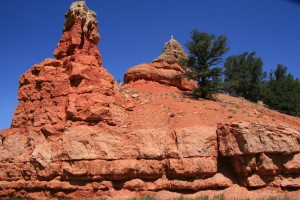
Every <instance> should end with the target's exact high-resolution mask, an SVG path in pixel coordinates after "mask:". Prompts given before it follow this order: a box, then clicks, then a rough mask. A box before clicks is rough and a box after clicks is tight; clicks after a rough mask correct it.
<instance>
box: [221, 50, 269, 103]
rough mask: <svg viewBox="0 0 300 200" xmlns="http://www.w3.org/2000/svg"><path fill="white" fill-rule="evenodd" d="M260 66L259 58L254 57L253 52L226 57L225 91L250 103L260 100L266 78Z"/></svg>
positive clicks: (261, 63)
mask: <svg viewBox="0 0 300 200" xmlns="http://www.w3.org/2000/svg"><path fill="white" fill-rule="evenodd" d="M262 65H263V62H262V60H261V58H259V57H255V52H252V53H250V54H249V53H248V52H244V53H243V54H241V55H235V56H230V57H228V58H227V59H226V61H225V64H224V68H225V71H224V75H225V79H224V84H225V91H227V92H228V93H229V94H231V95H235V96H241V97H244V98H245V99H248V100H250V101H257V100H259V99H261V95H262V83H263V80H264V78H265V77H266V73H265V72H264V71H263V69H262Z"/></svg>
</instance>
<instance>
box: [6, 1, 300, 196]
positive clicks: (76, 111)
mask: <svg viewBox="0 0 300 200" xmlns="http://www.w3.org/2000/svg"><path fill="white" fill-rule="evenodd" d="M94 17H95V14H93V12H92V11H90V10H88V8H87V7H86V6H85V3H84V2H75V3H73V4H72V6H71V8H70V11H69V12H68V13H67V15H66V23H65V28H64V35H63V37H62V39H61V40H60V43H59V44H58V47H57V49H56V51H55V53H54V54H55V55H56V57H57V59H46V60H44V61H43V62H42V63H40V64H37V65H34V66H33V67H32V68H31V69H30V70H29V71H27V72H26V73H25V74H23V75H22V76H21V78H20V87H19V94H18V99H19V101H20V102H19V105H18V106H17V108H16V109H15V114H14V117H13V120H12V125H11V128H10V129H6V130H2V131H0V198H1V199H10V198H12V197H23V198H28V199H53V198H57V199H62V198H88V197H98V196H102V195H104V196H109V197H111V198H115V199H128V198H130V197H138V196H141V195H153V196H157V197H158V198H162V199H164V198H171V197H180V196H181V195H182V194H184V193H187V192H188V193H195V195H194V196H188V195H186V196H187V197H193V198H194V197H198V196H201V195H202V194H203V193H201V191H203V190H204V189H207V190H211V191H208V193H209V194H211V195H215V194H216V193H219V192H220V191H221V192H225V194H229V196H230V195H232V194H238V195H239V194H240V192H241V191H242V192H243V193H245V190H246V189H245V188H242V187H239V186H237V184H242V185H244V186H246V187H264V186H266V185H270V184H273V185H274V186H277V188H280V187H283V188H300V178H299V176H298V174H299V173H300V162H299V158H300V156H299V153H298V152H299V151H300V147H299V131H298V130H296V129H295V128H287V127H284V126H267V125H263V124H250V123H234V124H229V125H223V126H222V125H220V126H219V127H218V131H217V132H216V124H217V122H224V121H225V119H224V116H221V115H222V114H223V113H226V111H227V109H226V110H221V106H220V105H219V104H218V103H216V102H213V103H214V105H213V106H211V103H212V102H211V101H205V100H202V101H198V100H195V99H191V98H190V99H188V101H187V102H184V101H185V100H184V98H188V96H180V97H179V96H178V98H177V96H176V95H184V94H186V93H185V92H181V91H180V90H178V89H177V88H175V87H167V86H164V85H161V84H158V83H156V82H148V83H147V84H146V85H147V86H148V88H147V87H144V86H143V85H142V83H141V81H140V82H135V83H134V84H140V85H141V87H143V88H140V89H139V88H133V89H134V91H133V89H130V88H128V85H126V88H119V87H117V85H116V84H115V81H114V79H113V78H112V76H111V75H110V74H109V73H108V72H107V71H106V70H105V69H104V68H103V66H102V65H101V57H100V53H99V51H98V49H97V46H96V45H97V42H98V39H99V37H98V34H97V32H95V31H97V30H98V27H97V23H96V20H95V18H94ZM73 22H74V23H73ZM86 30H88V31H86ZM79 40H80V41H79ZM81 44H83V45H81ZM175 50H176V48H174V52H176V51H175ZM174 52H173V53H171V54H168V53H165V54H164V53H163V54H162V56H161V57H159V59H158V60H156V61H154V62H153V63H152V64H153V66H154V65H155V66H156V67H155V68H156V69H157V70H158V69H161V70H168V69H171V70H173V71H178V72H183V71H184V69H183V68H182V67H181V66H179V65H178V64H176V62H174V63H172V62H171V61H170V60H169V59H170V55H181V56H182V54H178V52H177V53H174ZM161 59H166V60H161ZM166 63H167V64H166ZM171 80H173V79H172V78H170V79H169V81H171ZM172 84H173V85H176V84H175V83H173V82H172ZM177 86H178V87H179V86H181V87H183V86H182V84H181V85H177ZM179 88H180V87H179ZM155 91H156V92H157V94H156V93H155ZM164 95H165V96H164ZM168 97H170V98H171V100H167V99H168ZM176 98H177V99H181V100H175V99H176ZM191 102H192V103H191ZM201 106H202V107H201ZM210 106H211V107H210ZM208 109H212V110H213V113H208V112H206V111H207V110H208ZM218 110H221V111H220V112H219V111H218ZM223 115H224V114H223ZM220 116H221V117H223V118H219V117H220ZM204 119H205V120H204ZM226 119H227V116H226ZM248 119H251V118H248ZM270 121H271V120H269V121H268V122H270ZM291 121H292V122H293V123H290V124H297V123H298V122H299V120H298V121H297V120H295V119H294V118H293V120H291ZM298 124H299V123H298ZM229 157H230V158H229ZM229 160H230V161H229ZM230 162H231V164H232V166H233V167H234V169H235V172H236V173H237V174H238V175H239V177H240V181H241V182H239V181H236V180H235V174H234V172H233V171H232V170H231V168H230V167H228V165H227V164H228V163H230ZM234 184H235V186H234ZM226 188H228V189H226ZM214 189H215V190H214ZM222 189H224V190H222ZM226 191H227V192H226ZM232 191H233V192H232ZM246 191H247V190H246ZM205 192H207V191H205ZM276 194H277V195H278V194H281V193H280V192H278V191H276ZM284 194H286V193H284ZM288 194H292V195H294V196H295V195H299V196H300V194H299V193H297V192H294V193H288ZM250 195H252V194H250ZM230 197H232V196H230ZM234 198H237V197H234ZM234 198H233V199H234Z"/></svg>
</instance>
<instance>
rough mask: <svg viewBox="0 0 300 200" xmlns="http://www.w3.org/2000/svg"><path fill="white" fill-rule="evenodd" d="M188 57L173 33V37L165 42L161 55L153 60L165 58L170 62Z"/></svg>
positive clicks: (177, 61)
mask: <svg viewBox="0 0 300 200" xmlns="http://www.w3.org/2000/svg"><path fill="white" fill-rule="evenodd" d="M184 58H187V55H186V53H185V51H184V49H183V47H182V46H181V44H179V42H178V41H177V40H175V39H174V37H173V35H171V39H170V40H169V41H168V42H167V43H166V44H165V47H164V49H163V51H162V53H161V55H160V56H159V57H157V58H156V59H154V60H153V62H157V61H161V60H164V61H166V62H169V63H175V62H176V63H179V62H180V60H181V59H184Z"/></svg>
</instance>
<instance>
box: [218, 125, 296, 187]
mask: <svg viewBox="0 0 300 200" xmlns="http://www.w3.org/2000/svg"><path fill="white" fill-rule="evenodd" d="M217 134H218V144H219V152H220V153H221V155H222V156H228V157H230V161H231V165H232V166H233V168H234V170H235V172H236V173H237V174H238V175H239V177H240V182H241V184H242V185H243V186H246V187H254V188H255V187H265V186H267V185H273V186H277V187H283V188H284V187H290V186H293V187H296V185H297V184H296V183H297V180H298V179H299V176H300V173H299V172H300V168H299V167H300V159H299V158H300V154H299V152H300V149H299V148H300V132H299V130H296V129H293V128H289V127H285V126H283V125H277V126H274V125H263V124H257V123H249V122H239V123H232V124H225V125H220V126H219V127H218V130H217ZM294 180H295V184H292V182H293V181H294Z"/></svg>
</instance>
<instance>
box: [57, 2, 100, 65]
mask: <svg viewBox="0 0 300 200" xmlns="http://www.w3.org/2000/svg"><path fill="white" fill-rule="evenodd" d="M65 18H66V19H65V24H64V28H63V35H62V37H61V38H60V41H59V43H58V45H57V48H56V49H55V51H54V56H55V57H56V58H57V59H63V58H65V57H67V56H71V55H75V54H84V55H93V56H95V57H97V59H98V60H99V61H100V63H101V55H100V52H99V50H98V47H97V45H98V42H99V40H100V34H99V31H98V22H97V20H96V13H95V12H94V11H92V10H89V8H88V7H87V6H86V4H85V1H76V2H74V3H72V5H71V7H70V9H69V11H68V12H67V13H66V14H65Z"/></svg>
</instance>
